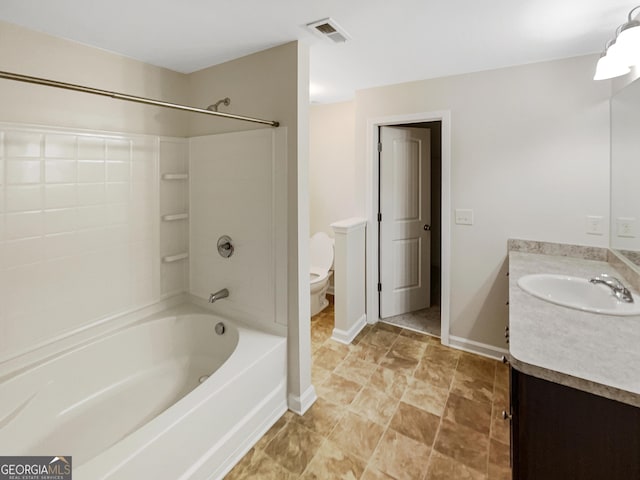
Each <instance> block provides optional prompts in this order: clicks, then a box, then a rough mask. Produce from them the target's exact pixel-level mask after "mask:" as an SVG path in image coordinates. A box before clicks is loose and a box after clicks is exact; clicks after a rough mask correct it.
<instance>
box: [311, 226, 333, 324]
mask: <svg viewBox="0 0 640 480" xmlns="http://www.w3.org/2000/svg"><path fill="white" fill-rule="evenodd" d="M309 263H310V265H309V287H310V288H309V290H310V294H311V295H310V302H309V307H310V313H311V316H314V315H316V314H317V313H320V312H321V311H322V310H323V309H324V308H325V307H326V306H327V305H329V301H328V300H327V298H326V293H327V289H328V288H329V277H330V275H331V273H332V272H331V271H330V269H331V267H332V266H333V240H331V238H329V236H328V235H327V234H326V233H324V232H318V233H316V234H315V235H314V236H313V237H311V239H310V241H309Z"/></svg>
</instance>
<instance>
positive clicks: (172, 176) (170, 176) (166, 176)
mask: <svg viewBox="0 0 640 480" xmlns="http://www.w3.org/2000/svg"><path fill="white" fill-rule="evenodd" d="M188 178H189V174H188V173H163V174H162V179H163V180H187V179H188Z"/></svg>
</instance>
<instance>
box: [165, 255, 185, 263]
mask: <svg viewBox="0 0 640 480" xmlns="http://www.w3.org/2000/svg"><path fill="white" fill-rule="evenodd" d="M186 258H189V254H188V253H187V252H184V253H176V254H175V255H167V256H166V257H162V261H163V262H164V263H173V262H179V261H180V260H184V259H186Z"/></svg>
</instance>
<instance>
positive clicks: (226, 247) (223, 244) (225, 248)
mask: <svg viewBox="0 0 640 480" xmlns="http://www.w3.org/2000/svg"><path fill="white" fill-rule="evenodd" d="M233 250H234V248H233V243H231V237H229V236H228V235H222V236H221V237H220V238H219V239H218V253H219V254H220V256H221V257H223V258H229V257H230V256H231V255H233Z"/></svg>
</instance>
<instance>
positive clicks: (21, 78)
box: [0, 70, 280, 127]
mask: <svg viewBox="0 0 640 480" xmlns="http://www.w3.org/2000/svg"><path fill="white" fill-rule="evenodd" d="M0 78H5V79H7V80H16V81H18V82H26V83H34V84H36V85H45V86H47V87H56V88H64V89H66V90H74V91H76V92H84V93H91V94H93V95H101V96H103V97H111V98H117V99H118V100H126V101H128V102H136V103H144V104H146V105H155V106H157V107H165V108H173V109H174V110H184V111H187V112H194V113H203V114H205V115H213V116H215V117H224V118H232V119H234V120H242V121H244V122H253V123H262V124H264V125H271V126H272V127H277V126H279V125H280V123H279V122H276V121H274V120H263V119H261V118H254V117H245V116H243V115H234V114H233V113H225V112H214V111H211V110H207V109H204V108H196V107H190V106H188V105H180V104H178V103H170V102H163V101H162V100H153V99H151V98H145V97H136V96H135V95H127V94H125V93H118V92H110V91H108V90H100V89H99V88H91V87H85V86H83V85H75V84H73V83H65V82H58V81H56V80H48V79H46V78H40V77H30V76H28V75H20V74H19V73H11V72H3V71H1V70H0Z"/></svg>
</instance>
